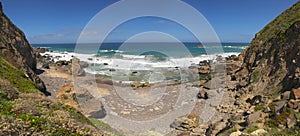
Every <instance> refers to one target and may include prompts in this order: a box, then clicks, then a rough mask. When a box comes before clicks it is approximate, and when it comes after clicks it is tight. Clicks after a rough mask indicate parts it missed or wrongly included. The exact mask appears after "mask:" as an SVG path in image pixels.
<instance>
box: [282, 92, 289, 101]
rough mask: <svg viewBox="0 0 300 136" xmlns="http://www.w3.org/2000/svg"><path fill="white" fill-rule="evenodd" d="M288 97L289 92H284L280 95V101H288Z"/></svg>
mask: <svg viewBox="0 0 300 136" xmlns="http://www.w3.org/2000/svg"><path fill="white" fill-rule="evenodd" d="M290 97H291V92H290V91H286V92H284V93H283V94H281V99H284V100H289V99H290Z"/></svg>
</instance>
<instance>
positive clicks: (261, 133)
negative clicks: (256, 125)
mask: <svg viewBox="0 0 300 136" xmlns="http://www.w3.org/2000/svg"><path fill="white" fill-rule="evenodd" d="M266 134H268V132H267V131H266V130H264V129H258V130H255V131H253V132H252V133H251V134H250V136H265V135H266Z"/></svg>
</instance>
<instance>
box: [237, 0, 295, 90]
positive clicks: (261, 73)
mask: <svg viewBox="0 0 300 136" xmlns="http://www.w3.org/2000/svg"><path fill="white" fill-rule="evenodd" d="M242 55H243V56H244V63H243V66H242V69H241V70H240V71H242V73H243V74H244V76H245V77H247V76H249V77H250V78H249V79H248V80H247V81H248V84H249V85H250V86H249V89H251V90H253V91H255V92H257V93H264V94H274V93H280V92H281V93H282V92H285V91H290V90H292V89H293V88H298V87H300V2H297V3H296V4H294V5H293V6H292V7H291V8H289V9H288V10H286V11H285V12H283V13H282V14H281V15H279V16H278V17H277V18H276V19H275V20H273V21H272V22H271V23H269V24H268V25H267V26H266V27H264V28H263V30H261V31H260V32H259V33H257V34H256V36H255V38H254V39H253V41H252V43H251V46H250V47H249V48H247V49H246V50H245V51H244V52H243V53H242ZM240 71H239V72H240Z"/></svg>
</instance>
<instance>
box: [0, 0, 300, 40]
mask: <svg viewBox="0 0 300 136" xmlns="http://www.w3.org/2000/svg"><path fill="white" fill-rule="evenodd" d="M0 1H1V2H2V5H3V9H4V12H5V14H6V15H7V16H8V17H9V18H10V19H11V20H12V21H13V23H14V24H16V25H17V26H18V27H19V28H20V29H21V30H23V31H24V33H25V34H26V37H27V39H28V40H29V42H30V43H32V44H34V43H75V42H76V41H77V40H78V37H79V35H80V34H81V35H85V36H88V37H89V39H88V40H87V41H86V42H96V41H97V40H98V39H97V38H98V37H99V36H100V35H101V32H102V29H104V28H106V27H109V25H110V23H106V24H102V23H99V26H97V27H95V28H93V31H84V32H82V30H84V28H85V27H86V26H87V24H88V23H89V22H90V21H91V20H92V19H94V17H95V15H97V14H98V13H101V12H102V11H104V10H105V9H108V8H110V6H112V5H114V4H115V3H116V2H119V1H117V0H85V1H84V0H26V1H25V0H0ZM128 1H130V0H128ZM174 1H176V0H174ZM297 1H298V0H226V1H225V0H183V2H185V3H186V4H189V5H190V6H191V8H195V9H196V10H197V12H199V13H201V14H202V15H203V16H204V17H205V18H206V20H207V21H208V23H209V24H210V25H211V27H212V28H213V29H214V31H215V33H216V34H217V36H218V37H219V39H220V41H221V42H246V43H249V42H251V40H252V39H253V37H254V35H255V33H257V32H258V31H259V30H261V29H262V28H263V27H264V26H265V25H267V24H268V23H269V22H270V21H272V20H273V19H274V18H275V17H276V16H278V15H279V14H280V13H282V12H283V11H284V10H286V9H287V8H289V7H290V6H292V5H293V4H294V3H296V2H297ZM123 2H124V1H123ZM171 3H172V2H169V3H168V4H170V5H168V4H163V3H159V1H158V2H157V5H158V6H157V9H155V10H156V11H159V12H161V13H168V12H169V11H172V13H168V14H170V15H178V16H179V17H180V16H182V17H184V16H185V17H191V18H193V16H192V14H189V12H187V11H180V8H179V7H178V10H177V8H176V7H172V4H171ZM139 6H140V7H142V5H139V4H138V3H133V4H131V6H128V7H124V8H120V9H118V10H115V11H113V13H114V14H118V15H119V16H120V17H122V15H123V13H124V12H125V11H126V10H130V9H135V7H139ZM140 9H141V10H143V8H140ZM174 9H175V10H174ZM136 12H140V11H136ZM113 13H112V12H110V13H109V12H108V14H113ZM124 14H125V13H124ZM101 20H102V21H103V22H105V21H106V20H109V17H108V18H105V17H104V18H101V19H100V21H101ZM196 20H197V19H189V20H187V21H186V22H188V23H191V24H194V25H197V24H199V23H201V22H197V21H196ZM106 22H107V21H106ZM201 26H202V25H199V27H201ZM202 27H203V26H202ZM151 31H156V32H162V33H166V34H169V35H171V36H173V37H175V38H177V39H178V40H179V41H182V42H196V41H197V40H198V39H196V37H195V36H194V35H193V34H192V33H191V31H189V29H188V28H186V26H183V25H182V24H180V23H178V22H177V21H174V20H169V19H166V18H161V17H156V16H155V17H154V16H152V17H149V16H145V17H139V18H135V19H131V20H128V21H126V22H120V24H119V25H118V26H117V27H115V28H113V29H112V30H111V31H110V33H109V35H108V36H107V37H106V39H105V41H106V42H123V41H126V40H128V39H130V38H132V37H133V36H134V35H137V34H141V33H144V32H151ZM203 33H204V32H203ZM147 38H149V39H150V40H153V41H160V40H161V39H160V37H159V36H156V35H153V36H151V37H147ZM209 40H210V39H206V41H209ZM211 42H216V41H213V40H212V41H211Z"/></svg>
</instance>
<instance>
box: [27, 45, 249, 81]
mask: <svg viewBox="0 0 300 136" xmlns="http://www.w3.org/2000/svg"><path fill="white" fill-rule="evenodd" d="M215 45H216V44H215V43H208V44H205V47H206V48H204V47H203V46H202V44H200V43H183V44H182V45H181V44H177V43H126V44H122V43H104V44H102V45H101V46H100V45H99V44H80V45H79V46H78V45H77V46H76V44H75V43H73V44H32V46H33V47H34V48H37V47H43V48H48V49H49V50H51V51H52V52H46V53H43V54H42V55H48V56H52V58H54V61H58V60H70V59H71V58H72V57H73V56H75V57H77V58H79V59H80V60H82V61H85V62H88V63H89V64H90V65H89V67H88V68H85V71H86V72H88V73H91V74H96V75H101V76H106V77H114V80H117V81H136V80H138V81H145V80H149V79H150V77H147V76H148V75H149V72H150V71H151V72H152V73H159V74H157V76H153V75H155V74H152V76H151V81H150V82H160V81H159V80H160V79H161V76H162V75H163V76H164V78H163V79H161V80H165V79H168V80H177V79H178V78H180V77H178V74H176V72H175V71H176V69H174V68H181V69H188V67H189V66H191V65H195V64H198V63H199V62H200V61H202V60H214V59H216V58H217V55H220V56H222V57H227V56H230V55H238V54H239V53H241V52H242V51H243V50H244V49H246V48H247V47H248V46H249V43H222V52H221V53H220V52H218V53H216V54H214V53H212V52H210V54H207V53H206V50H205V49H209V50H210V51H214V50H213V49H214V48H216V46H215ZM98 46H100V48H99V47H98ZM218 50H219V49H218ZM166 73H167V74H166ZM141 77H142V78H141Z"/></svg>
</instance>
